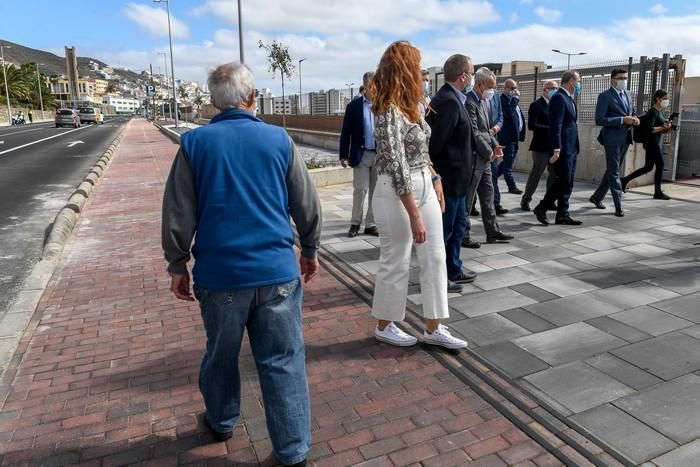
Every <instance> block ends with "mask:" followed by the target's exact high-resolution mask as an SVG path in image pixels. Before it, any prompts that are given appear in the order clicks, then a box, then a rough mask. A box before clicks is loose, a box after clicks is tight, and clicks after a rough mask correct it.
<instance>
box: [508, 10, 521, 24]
mask: <svg viewBox="0 0 700 467" xmlns="http://www.w3.org/2000/svg"><path fill="white" fill-rule="evenodd" d="M519 19H520V17H519V16H518V14H517V13H516V12H513V13H511V14H510V22H511V23H517V22H518V20H519Z"/></svg>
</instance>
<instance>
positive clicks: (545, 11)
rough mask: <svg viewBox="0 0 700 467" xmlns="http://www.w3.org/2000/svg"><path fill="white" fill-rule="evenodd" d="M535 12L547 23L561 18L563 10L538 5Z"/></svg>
mask: <svg viewBox="0 0 700 467" xmlns="http://www.w3.org/2000/svg"><path fill="white" fill-rule="evenodd" d="M535 14H536V15H537V16H539V17H540V19H541V20H542V21H544V22H545V23H556V22H557V21H559V20H560V19H561V16H562V14H563V13H562V12H561V11H559V10H555V9H553V8H545V7H543V6H538V7H537V8H535Z"/></svg>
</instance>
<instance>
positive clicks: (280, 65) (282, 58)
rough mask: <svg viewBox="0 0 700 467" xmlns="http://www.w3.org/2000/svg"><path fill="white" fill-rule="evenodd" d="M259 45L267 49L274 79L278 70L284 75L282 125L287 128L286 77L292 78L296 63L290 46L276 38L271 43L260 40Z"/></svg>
mask: <svg viewBox="0 0 700 467" xmlns="http://www.w3.org/2000/svg"><path fill="white" fill-rule="evenodd" d="M258 47H259V48H261V49H265V50H266V51H267V61H268V62H269V63H270V68H269V71H270V72H271V73H272V78H273V79H274V77H275V75H276V74H277V72H278V71H279V72H280V76H281V77H282V126H283V127H284V128H287V119H286V106H285V101H284V98H285V96H284V78H285V76H286V77H287V78H291V77H292V73H293V72H294V63H293V61H292V57H291V55H289V48H288V47H287V46H286V45H283V44H282V43H281V42H277V41H276V40H273V41H272V43H270V44H265V43H263V41H258Z"/></svg>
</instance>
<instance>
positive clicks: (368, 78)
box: [362, 71, 374, 86]
mask: <svg viewBox="0 0 700 467" xmlns="http://www.w3.org/2000/svg"><path fill="white" fill-rule="evenodd" d="M373 79H374V72H373V71H368V72H367V73H365V74H364V75H362V85H363V86H367V83H369V82H370V81H371V80H373Z"/></svg>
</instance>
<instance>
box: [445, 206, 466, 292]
mask: <svg viewBox="0 0 700 467" xmlns="http://www.w3.org/2000/svg"><path fill="white" fill-rule="evenodd" d="M466 199H467V197H466V196H460V197H458V198H453V197H451V196H445V212H444V213H443V215H442V233H443V235H444V237H445V253H446V256H447V258H446V262H447V278H448V279H450V278H452V277H455V276H457V275H458V274H459V273H460V272H462V259H461V258H460V257H459V254H460V252H461V250H462V239H463V238H464V232H465V230H466V229H467V212H466V209H465V205H466Z"/></svg>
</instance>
